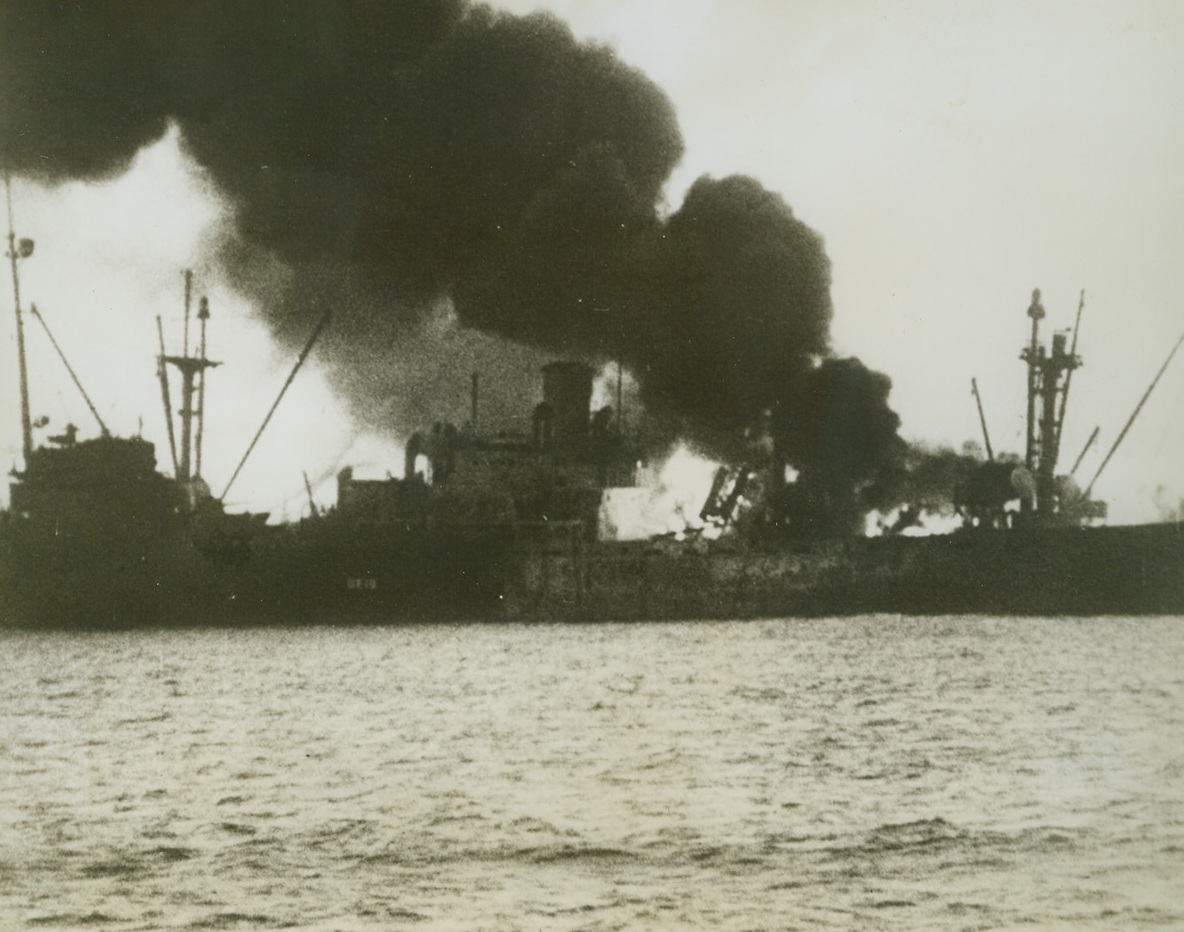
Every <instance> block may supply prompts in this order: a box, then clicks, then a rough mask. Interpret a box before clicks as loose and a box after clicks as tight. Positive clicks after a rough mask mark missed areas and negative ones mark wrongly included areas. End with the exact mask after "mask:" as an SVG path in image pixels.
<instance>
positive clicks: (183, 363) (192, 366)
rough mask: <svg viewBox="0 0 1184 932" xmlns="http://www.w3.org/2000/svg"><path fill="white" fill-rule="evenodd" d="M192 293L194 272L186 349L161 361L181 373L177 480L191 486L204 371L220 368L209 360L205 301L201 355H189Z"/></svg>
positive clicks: (188, 291) (189, 275) (188, 287)
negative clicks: (196, 397)
mask: <svg viewBox="0 0 1184 932" xmlns="http://www.w3.org/2000/svg"><path fill="white" fill-rule="evenodd" d="M192 293H193V272H191V271H190V270H188V269H186V270H185V332H184V349H183V353H182V355H180V356H165V355H163V354H162V356H161V359H162V360H163V361H164V362H166V363H168V364H169V365H172V366H175V367H176V369H177V371H178V372H180V373H181V409H180V411H178V412H177V413H178V414H180V415H181V459H180V462H178V463H177V467H176V468H177V479H178V480H179V481H181V482H188V481H189V480H190V479H194V478H201V439H202V434H203V433H204V427H203V425H204V421H205V415H204V413H203V412H202V410H201V408H202V404H201V402H202V401H203V400H204V398H205V370H206V369H210V368H212V367H214V366H217V365H220V364H219V363H216V362H213V361H211V360H209V359H207V358H206V321H207V320H208V319H209V316H210V311H209V305H208V303H207V301H206V299H205V298H202V299H201V310H200V312H199V313H198V319H199V320H200V321H201V355H199V356H190V355H189V308H190V301H191V296H192ZM199 375H200V376H201V390H200V394H199V404H198V407H197V408H194V405H193V394H194V389H195V388H196V387H197V386H196V381H197V378H198V376H199ZM195 414H196V415H197V417H198V428H197V441H198V449H197V471H196V472H194V471H193V419H194V415H195ZM169 420H170V422H171V420H172V412H171V411H170V412H169Z"/></svg>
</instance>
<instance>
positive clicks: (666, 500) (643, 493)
mask: <svg viewBox="0 0 1184 932" xmlns="http://www.w3.org/2000/svg"><path fill="white" fill-rule="evenodd" d="M717 468H719V464H718V463H716V462H714V461H713V460H710V459H707V458H706V457H703V456H700V455H699V454H698V453H695V452H694V451H693V450H691V449H690V448H689V447H687V446H686V445H685V444H680V445H679V446H677V447H675V448H674V450H673V451H672V452H671V454H670V456H669V457H667V458H666V460H665V462H663V463H662V464H661V465H660V466H657V467H646V468H643V469H642V471H641V477H640V479H641V484H640V485H639V486H636V487H633V488H617V489H606V490H605V493H604V497H603V498H602V499H601V503H600V516H599V524H600V527H599V534H600V538H601V539H602V540H644V539H646V538H649V537H657V536H660V535H664V534H675V535H682V534H685V533H686V532H687V531H688V530H693V531H698V530H701V529H703V522H702V521H701V520H700V519H699V512H700V510H701V509H702V508H703V503H704V502H705V501H706V500H707V496H708V494H709V493H710V492H711V480H712V477H713V476H714V475H715V471H716V469H717Z"/></svg>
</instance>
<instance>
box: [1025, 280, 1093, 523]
mask: <svg viewBox="0 0 1184 932" xmlns="http://www.w3.org/2000/svg"><path fill="white" fill-rule="evenodd" d="M1082 304H1084V292H1083V293H1082ZM1080 315H1081V308H1080V306H1079V307H1078V325H1080V320H1081V316H1080ZM1028 316H1029V317H1030V318H1032V339H1031V342H1030V344H1029V345H1028V346H1026V347H1024V350H1023V352H1022V353H1021V354H1020V359H1022V360H1023V361H1024V362H1025V363H1027V365H1028V442H1027V449H1026V451H1025V456H1024V465H1025V466H1026V467H1027V469H1028V471H1029V472H1031V473H1034V474H1035V477H1036V502H1035V509H1036V516H1037V517H1038V518H1041V519H1047V518H1051V517H1052V516H1053V514H1054V512H1055V510H1056V468H1057V458H1058V455H1059V452H1060V449H1059V448H1060V432H1061V431H1060V428H1061V423H1062V421H1063V419H1064V411H1065V401H1066V400H1067V395H1068V383H1069V373H1072V371H1073V370H1074V369H1076V368H1077V367H1078V366H1080V365H1081V359H1080V357H1078V356H1077V355H1076V353H1075V352H1073V351H1072V350H1069V349H1067V348H1066V345H1065V344H1066V342H1067V340H1066V334H1065V333H1064V332H1056V333H1054V334H1053V335H1052V348H1051V351H1049V350H1047V349H1046V348H1045V346H1044V345H1043V344H1041V343H1040V338H1039V327H1040V321H1041V320H1042V319H1043V318H1044V306H1043V305H1042V304H1041V303H1040V290H1039V289H1037V290H1035V291H1033V292H1032V304H1031V306H1030V307H1029V308H1028ZM1074 344H1076V340H1074ZM1075 349H1076V346H1074V350H1075ZM1062 376H1064V381H1063V382H1062ZM1058 400H1059V401H1060V402H1061V406H1060V407H1061V410H1060V415H1059V416H1058V413H1057V402H1058ZM1037 408H1039V422H1038V421H1037ZM1032 507H1033V505H1032V503H1031V501H1030V500H1029V499H1027V498H1025V499H1024V500H1023V502H1022V504H1021V508H1022V510H1023V513H1025V514H1030V513H1031V511H1032Z"/></svg>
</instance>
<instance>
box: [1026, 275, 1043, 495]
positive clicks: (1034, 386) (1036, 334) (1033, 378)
mask: <svg viewBox="0 0 1184 932" xmlns="http://www.w3.org/2000/svg"><path fill="white" fill-rule="evenodd" d="M1028 316H1029V317H1031V318H1032V339H1031V342H1030V343H1029V344H1028V346H1027V347H1025V348H1024V352H1023V354H1022V356H1021V358H1022V359H1023V360H1024V361H1025V362H1026V363H1027V364H1028V436H1027V445H1026V447H1025V449H1024V466H1025V467H1026V468H1027V470H1028V472H1029V473H1031V472H1033V470H1034V469H1035V466H1036V396H1037V395H1038V394H1039V393H1040V356H1039V351H1040V320H1041V318H1042V317H1044V307H1043V305H1041V303H1040V289H1039V288H1037V289H1036V290H1034V291H1033V292H1032V303H1031V304H1030V305H1029V306H1028ZM1032 505H1033V503H1032V500H1031V499H1030V498H1029V497H1027V496H1024V497H1023V498H1022V499H1021V500H1020V513H1021V514H1023V515H1025V516H1028V515H1031V513H1032Z"/></svg>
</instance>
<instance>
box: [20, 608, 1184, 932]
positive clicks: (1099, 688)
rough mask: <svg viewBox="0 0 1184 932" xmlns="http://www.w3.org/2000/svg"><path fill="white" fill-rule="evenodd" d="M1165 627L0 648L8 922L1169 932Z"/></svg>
mask: <svg viewBox="0 0 1184 932" xmlns="http://www.w3.org/2000/svg"><path fill="white" fill-rule="evenodd" d="M1181 878H1184V618H1153V619H1126V618H1102V619H1075V618H1055V619H1001V618H981V617H977V618H976V617H965V618H896V617H863V618H854V619H817V620H777V621H750V622H702V623H696V624H683V623H678V624H652V625H648V624H642V625H598V626H593V625H584V626H561V625H533V626H531V625H510V624H506V625H487V626H476V625H475V626H463V625H462V626H443V625H441V626H425V627H386V628H293V629H283V628H267V629H254V630H238V631H227V630H215V629H206V630H186V631H154V632H140V633H79V634H60V633H44V634H43V633H20V632H6V633H0V928H3V929H6V930H8V929H12V930H23V929H87V930H95V929H98V930H105V929H119V930H124V929H271V928H284V929H318V930H355V929H357V930H361V929H384V930H385V929H415V930H457V929H465V930H481V929H488V930H514V929H523V930H551V929H556V930H609V929H631V930H632V929H687V928H691V929H693V928H700V929H735V930H743V929H754V930H755V929H908V930H924V929H941V930H947V929H1009V928H1024V929H1048V928H1061V929H1075V930H1076V929H1135V928H1149V929H1155V928H1184V883H1182V880H1181Z"/></svg>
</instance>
